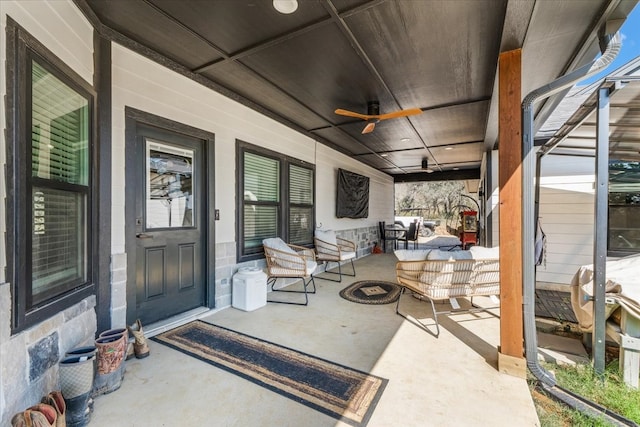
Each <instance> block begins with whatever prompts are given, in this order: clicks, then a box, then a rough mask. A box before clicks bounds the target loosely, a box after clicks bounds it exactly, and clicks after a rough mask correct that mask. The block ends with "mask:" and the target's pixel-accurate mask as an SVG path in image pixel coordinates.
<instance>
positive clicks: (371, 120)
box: [335, 101, 422, 134]
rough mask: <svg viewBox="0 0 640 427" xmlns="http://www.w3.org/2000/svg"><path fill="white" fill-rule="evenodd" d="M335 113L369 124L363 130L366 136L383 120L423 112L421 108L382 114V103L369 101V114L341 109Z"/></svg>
mask: <svg viewBox="0 0 640 427" xmlns="http://www.w3.org/2000/svg"><path fill="white" fill-rule="evenodd" d="M335 113H336V114H339V115H341V116H347V117H355V118H356V119H362V120H366V121H367V122H368V123H367V125H366V126H365V127H364V129H363V130H362V133H363V134H365V133H370V132H373V129H374V128H375V127H376V123H378V122H380V121H381V120H387V119H395V118H398V117H406V116H414V115H416V114H420V113H422V110H421V109H419V108H410V109H408V110H399V111H394V112H393V113H386V114H380V103H379V102H378V101H369V102H367V114H360V113H355V112H353V111H348V110H342V109H340V108H338V109H337V110H336V111H335Z"/></svg>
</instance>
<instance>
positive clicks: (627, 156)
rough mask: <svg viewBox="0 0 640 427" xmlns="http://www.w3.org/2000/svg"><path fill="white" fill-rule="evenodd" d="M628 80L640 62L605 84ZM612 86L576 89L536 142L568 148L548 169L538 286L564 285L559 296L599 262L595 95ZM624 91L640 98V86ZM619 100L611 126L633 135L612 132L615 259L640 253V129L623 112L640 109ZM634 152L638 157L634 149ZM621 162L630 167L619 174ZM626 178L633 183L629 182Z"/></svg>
mask: <svg viewBox="0 0 640 427" xmlns="http://www.w3.org/2000/svg"><path fill="white" fill-rule="evenodd" d="M622 76H635V77H636V78H638V77H640V57H637V58H635V59H633V60H632V61H630V62H629V63H627V64H625V65H624V66H622V67H620V68H618V69H617V70H614V71H612V72H611V73H610V74H609V75H608V76H607V77H606V78H610V79H611V78H619V77H622ZM606 78H605V79H606ZM605 79H602V80H600V81H597V82H595V83H592V84H590V85H588V86H576V87H574V88H572V90H571V91H569V93H568V94H567V96H566V97H565V98H564V99H563V100H562V102H560V104H559V105H558V107H557V109H556V110H555V111H554V113H553V114H552V115H551V116H550V118H549V119H548V120H547V122H546V123H545V124H544V126H542V127H541V129H540V131H539V132H538V133H537V138H536V139H538V140H541V143H546V144H549V143H557V142H561V143H560V145H559V146H558V148H557V149H555V150H552V151H550V152H549V154H547V155H545V156H543V157H542V162H541V176H540V214H539V217H540V223H541V225H542V228H543V230H544V232H545V234H546V236H547V245H546V249H547V251H546V257H545V261H544V264H543V265H541V266H538V268H537V281H538V283H542V284H544V285H552V286H556V287H557V286H558V285H559V286H560V288H559V289H563V287H564V289H565V290H568V289H569V285H570V283H571V280H572V278H573V276H574V275H575V273H576V272H577V271H578V269H579V268H580V267H581V266H583V265H587V264H592V263H593V254H594V248H593V241H594V218H595V178H596V177H595V157H594V155H595V153H594V150H593V147H594V146H595V145H594V144H595V142H594V141H595V137H596V126H595V125H596V122H595V116H594V115H593V114H594V113H592V111H593V110H594V108H595V106H594V98H593V96H594V92H595V91H596V90H597V89H598V87H600V85H601V84H602V83H603V82H604V80H605ZM618 91H619V92H620V93H630V94H635V93H636V92H637V85H636V86H633V87H632V86H629V87H628V88H625V87H622V88H620V89H618ZM615 96H617V94H614V97H615ZM631 96H632V97H633V95H631ZM624 97H625V98H628V97H629V95H625V96H624ZM618 99H619V98H615V103H614V101H612V104H613V105H612V113H611V117H612V118H611V122H612V123H614V124H615V123H618V122H619V123H620V126H621V127H622V126H625V127H626V128H625V130H624V133H621V132H619V129H617V128H615V127H613V126H612V128H611V132H610V138H611V144H610V145H611V148H610V150H609V151H610V154H609V156H610V162H609V168H610V169H609V215H608V216H609V223H608V230H609V239H608V245H607V254H608V256H609V257H620V256H625V255H631V254H634V253H638V252H640V155H638V152H639V151H640V140H637V139H635V136H634V135H637V134H638V132H640V129H639V128H638V123H637V118H636V119H635V126H634V121H630V120H629V118H630V117H631V116H632V114H628V113H625V111H624V110H627V109H628V108H629V109H630V110H631V111H633V110H634V109H635V110H636V111H637V105H636V106H631V105H629V106H627V105H625V104H627V102H626V101H623V102H621V101H618ZM621 110H623V111H621ZM634 114H637V113H634ZM635 117H637V116H635ZM634 146H635V147H636V148H635V152H634V150H629V149H628V148H632V147H634ZM619 162H624V163H625V164H626V166H627V168H626V169H625V168H622V169H620V168H619V167H617V166H616V164H617V163H619ZM622 176H626V178H625V179H624V180H623V179H622ZM621 228H624V229H625V231H624V232H622V231H621Z"/></svg>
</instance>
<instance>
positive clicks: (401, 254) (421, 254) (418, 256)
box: [393, 249, 431, 261]
mask: <svg viewBox="0 0 640 427" xmlns="http://www.w3.org/2000/svg"><path fill="white" fill-rule="evenodd" d="M429 252H431V249H420V250H413V251H412V250H409V249H398V250H396V251H394V252H393V253H394V254H395V255H396V258H398V260H399V261H424V260H426V259H427V255H429Z"/></svg>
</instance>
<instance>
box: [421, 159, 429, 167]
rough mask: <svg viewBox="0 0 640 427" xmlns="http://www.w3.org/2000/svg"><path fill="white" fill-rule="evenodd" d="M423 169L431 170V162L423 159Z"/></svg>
mask: <svg viewBox="0 0 640 427" xmlns="http://www.w3.org/2000/svg"><path fill="white" fill-rule="evenodd" d="M422 169H429V160H427V159H422Z"/></svg>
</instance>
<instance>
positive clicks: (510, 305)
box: [498, 49, 533, 377]
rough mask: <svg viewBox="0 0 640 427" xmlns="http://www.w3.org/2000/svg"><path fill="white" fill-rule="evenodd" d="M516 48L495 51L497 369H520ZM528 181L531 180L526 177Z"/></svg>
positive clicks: (522, 367) (518, 61) (519, 161)
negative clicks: (497, 194)
mask: <svg viewBox="0 0 640 427" xmlns="http://www.w3.org/2000/svg"><path fill="white" fill-rule="evenodd" d="M521 57H522V50H521V49H516V50H511V51H508V52H503V53H501V54H500V59H499V103H498V122H499V123H498V138H499V140H498V156H499V159H498V163H499V167H498V174H499V184H500V193H499V195H500V196H499V197H500V209H499V218H500V225H499V229H500V301H501V303H500V304H501V307H500V349H499V355H498V369H499V370H500V371H501V372H505V373H508V374H511V375H514V376H519V377H524V376H525V375H526V364H525V361H524V357H523V349H524V347H523V338H524V337H523V328H524V324H523V318H522V233H521V232H520V230H521V229H522V203H521V200H522V173H521V166H522V144H521V141H522V136H521V129H522V115H521V110H520V103H521V102H522V89H521V80H522V60H521ZM532 184H533V183H532Z"/></svg>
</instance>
